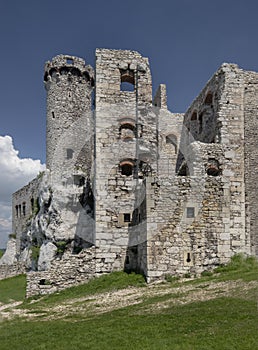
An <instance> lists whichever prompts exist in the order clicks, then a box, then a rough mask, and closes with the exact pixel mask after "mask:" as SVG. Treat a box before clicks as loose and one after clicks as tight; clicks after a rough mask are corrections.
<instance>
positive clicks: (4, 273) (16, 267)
mask: <svg viewBox="0 0 258 350" xmlns="http://www.w3.org/2000/svg"><path fill="white" fill-rule="evenodd" d="M23 273H26V268H25V266H24V265H23V264H21V263H14V264H12V265H0V280H2V279H5V278H10V277H14V276H17V275H20V274H23Z"/></svg>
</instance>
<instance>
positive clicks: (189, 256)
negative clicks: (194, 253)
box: [186, 253, 191, 263]
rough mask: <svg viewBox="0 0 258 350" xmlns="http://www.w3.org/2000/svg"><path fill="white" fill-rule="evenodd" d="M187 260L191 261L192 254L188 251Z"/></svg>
mask: <svg viewBox="0 0 258 350" xmlns="http://www.w3.org/2000/svg"><path fill="white" fill-rule="evenodd" d="M186 262H188V263H189V262H191V254H190V253H187V257H186Z"/></svg>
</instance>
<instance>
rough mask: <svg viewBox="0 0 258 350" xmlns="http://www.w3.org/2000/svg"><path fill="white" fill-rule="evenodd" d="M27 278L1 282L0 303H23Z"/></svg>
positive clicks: (22, 276) (21, 276) (15, 278)
mask: <svg viewBox="0 0 258 350" xmlns="http://www.w3.org/2000/svg"><path fill="white" fill-rule="evenodd" d="M25 289H26V276H25V275H19V276H16V277H11V278H7V279H4V280H0V303H4V304H7V303H9V302H11V301H13V300H14V301H23V300H24V298H25Z"/></svg>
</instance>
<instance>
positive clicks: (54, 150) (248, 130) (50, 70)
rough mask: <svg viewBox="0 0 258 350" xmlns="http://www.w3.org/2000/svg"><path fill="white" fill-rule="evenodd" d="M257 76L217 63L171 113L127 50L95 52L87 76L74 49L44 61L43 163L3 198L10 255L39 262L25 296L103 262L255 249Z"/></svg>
mask: <svg viewBox="0 0 258 350" xmlns="http://www.w3.org/2000/svg"><path fill="white" fill-rule="evenodd" d="M257 82H258V74H257V73H255V72H247V71H243V70H241V69H239V68H238V66H237V65H234V64H223V65H222V66H221V67H220V68H219V69H218V71H217V72H216V73H215V74H214V76H213V77H212V78H211V79H210V80H209V81H208V83H207V85H206V86H205V87H204V89H203V90H202V91H201V93H200V94H199V96H198V97H197V98H196V99H195V100H194V101H193V103H192V104H191V106H190V107H189V109H188V110H187V111H186V113H185V114H175V113H171V112H170V111H168V109H167V97H166V86H165V85H164V84H161V85H160V86H159V88H158V90H157V92H156V94H155V97H154V98H152V78H151V72H150V66H149V61H148V59H147V58H145V57H142V56H141V55H140V54H139V53H138V52H135V51H129V50H123V51H122V50H108V49H97V50H96V67H95V74H94V72H93V69H92V68H91V67H90V66H88V65H86V64H85V62H84V61H83V60H82V59H79V58H76V57H72V56H65V55H60V56H57V57H55V58H54V59H53V60H52V61H51V62H48V63H47V64H46V66H45V85H46V90H47V169H48V170H47V171H46V173H45V174H44V175H43V177H42V178H41V179H37V180H35V182H32V183H31V184H29V185H28V186H27V187H25V188H24V189H22V190H20V191H18V192H16V193H15V194H14V197H13V208H14V215H13V217H14V219H13V222H14V231H15V233H16V234H17V258H18V261H20V260H21V257H22V256H24V255H25V253H24V251H25V250H26V252H27V253H26V254H27V255H26V256H27V258H26V259H28V256H30V258H31V261H32V262H33V263H32V264H31V266H30V267H29V264H28V262H27V263H26V264H27V269H29V268H30V269H31V267H34V270H35V269H38V270H40V271H38V272H37V271H34V272H33V271H31V272H30V273H29V274H28V290H27V292H28V295H29V296H31V295H33V294H38V293H49V292H53V291H57V290H60V289H63V288H66V287H67V286H70V285H74V284H78V283H82V282H85V281H87V280H89V279H90V278H92V277H93V276H97V275H99V274H101V273H108V272H111V271H113V270H122V269H125V270H127V271H136V272H140V273H143V274H144V275H145V276H146V279H147V280H148V281H152V280H155V279H157V278H163V277H164V276H165V275H166V274H171V275H181V276H184V275H185V274H191V275H198V274H200V273H201V272H203V271H205V270H209V269H212V268H214V267H215V266H217V265H218V264H221V263H226V262H227V261H228V260H229V259H230V257H231V256H232V255H234V254H236V253H244V254H247V255H248V254H256V255H257V249H258V240H257V225H258V222H257V218H256V208H257V204H258V203H257V201H258V199H257V198H258V195H257V186H256V179H257V172H256V167H257V165H258V158H257V157H258V154H257V137H256V136H257V108H258V105H257V99H258V91H257ZM26 188H27V190H26ZM32 197H33V198H37V203H38V209H37V212H36V211H35V209H34V208H33V207H32V204H33V203H34V202H33V201H32V199H31V198H32ZM20 203H21V204H20ZM22 203H25V205H26V208H27V207H28V212H30V213H31V214H30V217H28V215H29V214H28V213H27V212H26V214H25V215H22V207H21V209H19V205H22ZM30 203H31V204H30ZM17 206H18V215H15V214H16V211H17ZM19 210H21V215H19ZM55 247H56V250H55ZM48 252H49V253H48ZM33 254H34V255H33ZM19 257H20V259H19Z"/></svg>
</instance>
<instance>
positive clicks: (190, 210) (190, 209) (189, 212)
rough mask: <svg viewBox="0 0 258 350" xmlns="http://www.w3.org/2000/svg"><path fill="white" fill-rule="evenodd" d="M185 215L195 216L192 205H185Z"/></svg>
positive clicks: (188, 216)
mask: <svg viewBox="0 0 258 350" xmlns="http://www.w3.org/2000/svg"><path fill="white" fill-rule="evenodd" d="M186 217H187V218H194V217H195V210H194V207H187V208H186Z"/></svg>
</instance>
